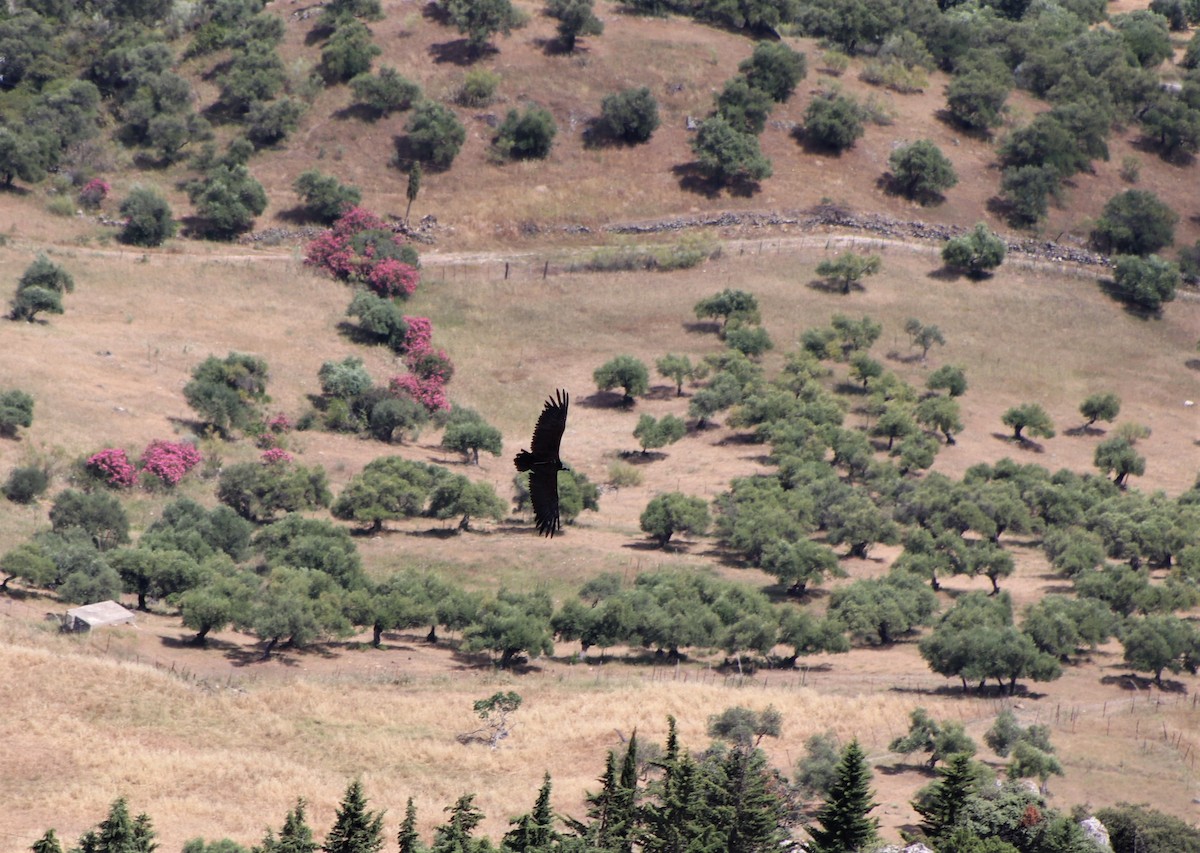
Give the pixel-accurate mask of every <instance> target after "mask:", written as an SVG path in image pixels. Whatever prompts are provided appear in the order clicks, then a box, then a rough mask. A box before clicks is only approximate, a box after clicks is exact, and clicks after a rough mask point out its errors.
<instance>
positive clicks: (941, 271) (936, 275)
mask: <svg viewBox="0 0 1200 853" xmlns="http://www.w3.org/2000/svg"><path fill="white" fill-rule="evenodd" d="M925 277H926V278H931V279H933V280H934V281H958V280H959V279H962V278H966V277H967V276H966V275H965V274H964V273H963V271H962V270H959V269H955V268H954V267H948V266H945V265H942V266H940V267H938V268H937V269H935V270H930V271H929V272H927V273H925Z"/></svg>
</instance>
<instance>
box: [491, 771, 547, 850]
mask: <svg viewBox="0 0 1200 853" xmlns="http://www.w3.org/2000/svg"><path fill="white" fill-rule="evenodd" d="M510 823H511V824H512V825H513V829H511V830H509V831H508V832H507V833H505V835H504V847H505V848H506V849H508V850H514V851H517V853H532V851H535V850H539V849H543V848H548V847H550V846H551V845H552V844H554V843H555V842H556V841H558V833H557V832H555V831H554V825H553V823H554V812H553V811H552V810H551V809H550V774H549V773H546V775H545V777H544V778H543V780H542V787H541V788H540V789H539V790H538V796H537V801H536V802H535V803H534V804H533V811H531V812H528V813H526V814H523V815H521V816H520V817H518V818H514V819H513V820H512V821H510Z"/></svg>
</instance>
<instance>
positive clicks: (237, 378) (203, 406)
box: [183, 352, 268, 434]
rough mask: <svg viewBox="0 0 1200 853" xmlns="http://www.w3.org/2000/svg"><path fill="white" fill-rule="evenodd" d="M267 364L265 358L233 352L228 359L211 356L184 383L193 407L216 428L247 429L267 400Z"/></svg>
mask: <svg viewBox="0 0 1200 853" xmlns="http://www.w3.org/2000/svg"><path fill="white" fill-rule="evenodd" d="M267 378H268V370H267V363H266V362H265V361H263V360H262V359H261V358H257V357H255V356H252V355H245V354H243V353H237V352H231V353H230V354H229V355H227V356H226V357H225V358H224V359H220V358H217V357H216V356H215V355H210V356H209V357H208V358H206V359H205V360H204V361H203V362H201V363H200V365H199V366H198V367H197V368H196V369H195V370H193V371H192V381H191V382H189V383H188V384H187V385H185V386H183V396H184V398H185V399H186V400H187V403H188V405H189V406H191V407H192V408H193V409H195V411H196V413H197V414H198V415H200V417H201V418H202V419H203V420H204V421H205V423H208V424H211V425H212V426H213V428H214V429H216V430H217V431H218V432H220V433H222V434H228V433H229V431H230V430H233V429H242V430H244V429H246V428H247V427H249V426H250V425H251V424H252V423H253V422H254V421H255V419H256V418H257V417H258V415H259V410H260V406H261V405H262V404H263V403H265V402H266V401H267V399H268V398H267Z"/></svg>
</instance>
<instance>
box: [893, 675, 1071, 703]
mask: <svg viewBox="0 0 1200 853" xmlns="http://www.w3.org/2000/svg"><path fill="white" fill-rule="evenodd" d="M954 677H955V678H957V677H958V676H954ZM978 688H979V685H978V684H968V685H967V689H966V690H965V691H964V690H963V687H962V684H961V683H959V684H943V685H942V686H941V687H905V686H903V685H900V684H896V685H893V686H891V687H889V688H888V692H889V693H911V694H914V695H917V696H938V697H941V698H945V699H986V698H995V699H1012V698H1015V697H1018V696H1019V697H1021V698H1022V699H1045V698H1046V696H1047V695H1048V694H1046V693H1037V692H1035V691H1033V690H1030V689H1029V686H1028V685H1026V684H1022V683H1020V682H1018V683H1017V686H1016V688H1015V689H1014V690H1013V692H1012V693H1009V692H1008V685H1004V686H1000V685H997V684H985V685H984V686H983V689H982V690H980V689H978Z"/></svg>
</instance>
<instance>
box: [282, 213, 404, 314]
mask: <svg viewBox="0 0 1200 853" xmlns="http://www.w3.org/2000/svg"><path fill="white" fill-rule="evenodd" d="M404 248H405V246H404V241H403V240H402V239H401V238H400V237H399V236H398V235H397V234H395V233H394V232H393V231H392V230H391V229H390V228H388V226H387V224H386V223H385V222H384V221H383V220H382V219H380V218H379V217H378V216H376V215H375V214H373V213H371V212H370V211H368V210H365V209H364V208H361V207H351V208H349V209H348V210H347V211H346V212H345V213H344V214H342V216H341V218H340V219H338V220H337V222H335V223H334V224H333V227H332V228H330V229H329V230H328V231H326V232H325V233H323V234H321V235H320V236H319V237H317V238H316V239H315V240H313V241H312V242H310V243H309V244H308V246H307V247H306V249H305V253H304V263H306V264H307V265H309V266H313V267H317V268H319V269H323V270H325V271H326V272H328V273H329V274H330V275H332V276H333V277H334V278H338V279H342V280H343V281H352V282H357V283H361V284H364V285H366V286H367V287H368V288H370V289H371V290H372V291H373V292H374V293H376V294H378V295H379V296H384V297H397V296H400V297H406V296H410V295H411V294H412V293H413V291H415V290H416V289H417V284H418V283H419V281H420V274H419V273H418V272H417V270H416V268H415V267H414V266H413V265H412V264H407V263H405V262H404V261H402V260H400V259H399V258H397V257H396V255H397V253H401V252H402V250H404Z"/></svg>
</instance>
